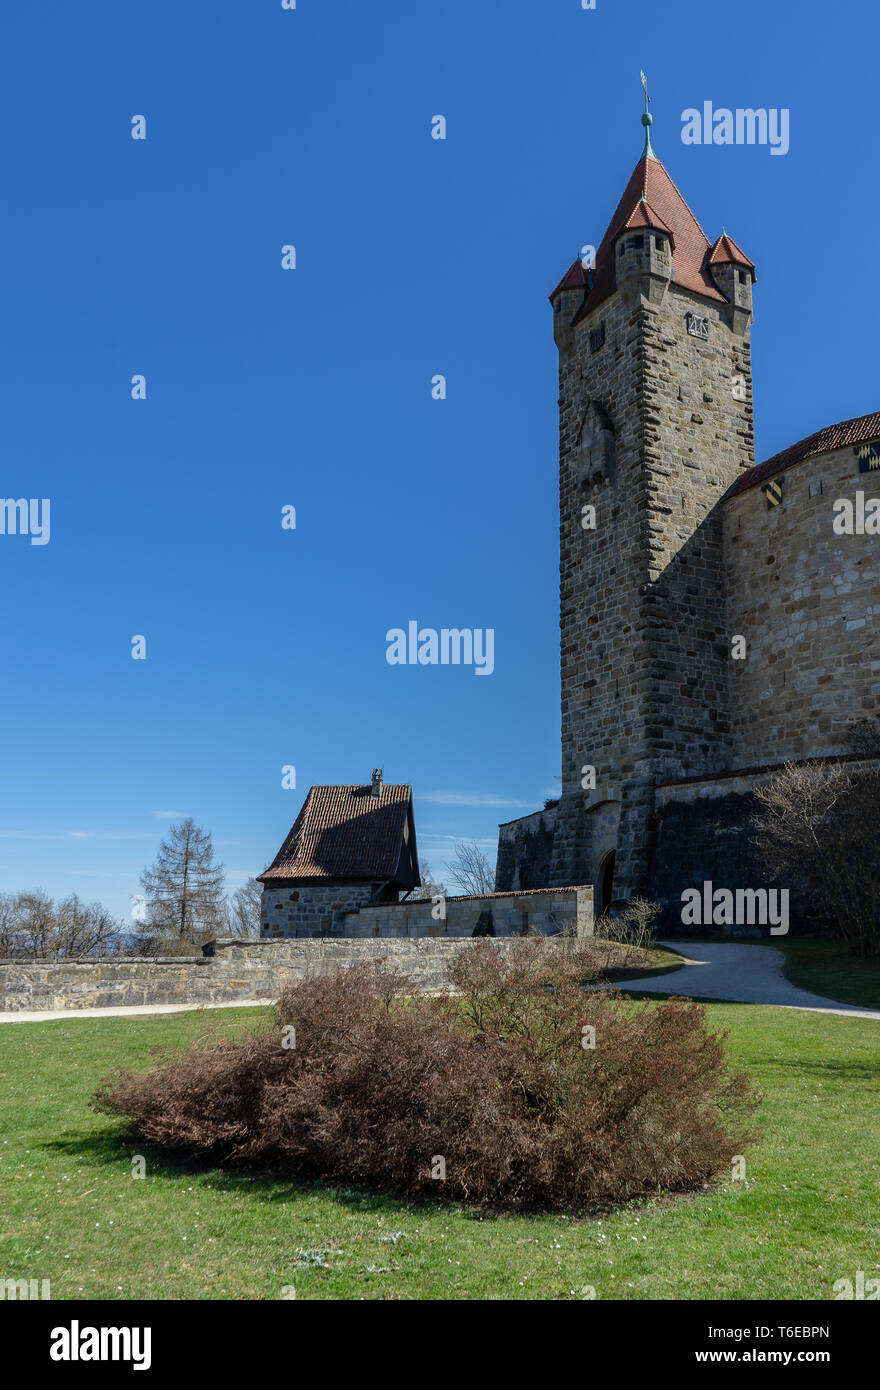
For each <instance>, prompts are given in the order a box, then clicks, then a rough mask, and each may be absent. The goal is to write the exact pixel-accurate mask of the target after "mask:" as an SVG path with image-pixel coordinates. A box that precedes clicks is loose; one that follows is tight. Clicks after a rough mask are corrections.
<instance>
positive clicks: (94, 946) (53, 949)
mask: <svg viewBox="0 0 880 1390" xmlns="http://www.w3.org/2000/svg"><path fill="white" fill-rule="evenodd" d="M121 939H122V938H121V933H120V926H119V923H118V922H117V920H116V919H115V917H113V916H112V914H111V913H109V912H108V911H107V909H106V908H105V907H102V906H101V904H100V903H82V902H80V900H79V898H78V897H77V896H76V894H75V893H73V894H71V895H70V897H67V898H64V899H62V900H61V901H60V902H53V900H52V898H50V897H49V894H48V893H46V892H44V891H43V889H41V888H38V889H35V890H33V891H29V892H24V893H16V894H11V893H6V894H2V895H0V955H8V956H12V957H16V958H18V959H22V958H25V959H31V960H61V959H64V958H67V957H71V956H91V957H96V956H106V955H110V954H112V953H114V952H116V951H117V950H118V949H119V944H120V941H121Z"/></svg>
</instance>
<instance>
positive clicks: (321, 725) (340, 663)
mask: <svg viewBox="0 0 880 1390" xmlns="http://www.w3.org/2000/svg"><path fill="white" fill-rule="evenodd" d="M11 8H12V7H6V8H5V9H4V12H3V15H2V19H0V73H2V81H0V111H2V120H0V128H2V132H3V137H2V138H3V171H4V192H5V198H4V212H3V216H2V219H0V282H2V291H0V292H2V311H0V312H2V329H0V350H2V353H3V363H2V373H0V443H2V473H0V480H2V488H0V493H2V495H4V496H7V497H22V496H23V497H27V498H30V497H35V498H42V497H48V498H50V499H51V508H52V511H51V527H52V530H51V540H50V543H49V544H48V545H45V546H31V545H30V544H29V543H28V541H27V539H26V538H24V537H20V536H2V537H0V575H2V584H3V595H4V603H3V639H4V640H3V653H4V657H5V661H4V670H3V682H2V692H3V695H2V709H3V734H4V737H3V741H2V742H3V749H2V768H3V770H2V782H0V788H2V790H0V889H10V890H11V889H18V888H29V887H36V886H43V887H45V888H46V889H47V890H48V891H49V892H51V893H53V894H63V893H67V892H78V893H80V894H81V895H82V896H85V897H86V898H89V899H91V898H100V899H101V900H102V901H103V902H105V903H106V905H107V906H108V907H110V908H111V909H113V910H114V911H115V912H118V913H120V914H123V913H127V912H128V910H129V899H130V895H131V894H133V893H136V892H138V891H139V889H138V877H139V874H140V871H141V869H142V867H143V865H144V864H145V863H147V862H148V861H150V860H151V859H152V858H153V857H154V855H155V852H156V849H157V847H158V844H159V840H160V837H161V835H162V833H163V831H164V830H166V829H167V826H168V823H169V818H171V817H176V816H179V815H181V814H191V815H193V816H194V817H195V818H196V820H197V821H198V822H199V823H201V824H202V825H204V826H205V827H207V828H208V829H210V830H211V831H212V832H213V834H214V837H215V844H216V848H217V851H218V855H219V857H220V858H221V859H222V861H223V862H224V864H225V865H226V866H227V870H228V873H229V880H230V886H231V887H235V886H236V885H237V883H239V882H240V881H241V880H242V879H243V878H244V877H245V876H246V875H247V874H248V873H252V872H259V871H260V869H261V868H262V867H263V865H264V864H265V862H266V861H267V860H268V859H270V858H271V857H272V855H273V854H274V852H275V850H276V849H277V847H278V845H279V844H280V842H281V840H282V838H283V836H284V834H285V833H286V831H287V830H288V828H289V826H290V824H291V822H292V821H293V819H294V816H295V814H296V811H297V810H298V808H299V805H300V803H301V801H302V797H303V795H304V793H305V791H306V790H307V789H308V787H309V786H310V785H311V784H312V783H315V782H356V781H362V780H367V779H368V777H369V773H370V769H371V767H373V766H377V765H381V766H382V767H384V770H385V778H386V780H387V781H400V782H411V783H412V784H413V787H414V791H415V799H416V824H417V832H418V837H419V844H420V849H421V852H422V855H423V857H426V858H428V859H429V860H430V861H431V863H432V864H433V866H434V869H435V871H436V870H439V869H440V868H441V866H442V863H443V861H444V859H445V858H448V857H449V855H450V854H451V852H452V850H453V848H454V843H455V840H456V839H458V838H462V837H464V838H471V837H473V838H476V839H478V840H480V841H485V842H486V845H487V848H488V849H489V853H490V857H492V858H494V855H493V853H492V850H491V844H492V843H493V842H494V837H495V830H496V826H497V823H498V822H499V821H503V820H509V819H512V818H513V817H514V816H516V815H518V814H522V813H523V812H525V811H527V810H530V809H535V808H537V807H538V806H540V805H541V804H542V801H543V798H544V797H545V796H547V795H552V794H553V793H554V792H555V791H557V790H558V787H559V782H558V780H556V779H557V778H558V773H559V744H558V738H559V711H558V699H559V689H558V651H557V634H558V629H557V621H558V617H557V519H556V470H557V441H556V418H555V417H556V394H557V386H556V351H555V347H554V344H553V339H552V334H551V314H550V308H549V305H548V303H547V294H548V292H549V291H550V290H551V289H552V287H553V286H554V284H555V283H556V281H557V280H558V279H559V277H560V276H561V274H562V273H563V272H564V270H565V269H566V268H567V267H568V265H570V263H571V262H572V260H573V259H574V258H575V256H576V255H578V254H579V251H580V247H581V246H582V245H583V244H585V243H587V242H592V243H595V244H597V243H598V241H599V239H600V237H601V234H602V232H603V230H604V228H605V225H606V223H607V221H608V218H609V217H610V214H611V212H612V211H613V208H614V206H615V204H616V202H617V199H618V197H619V195H620V193H621V192H622V190H623V187H624V185H625V183H626V180H627V178H628V176H629V174H630V172H631V170H632V168H633V165H634V164H635V162H636V160H637V159H638V157H639V154H640V152H641V145H642V129H641V126H640V115H641V111H642V95H641V89H640V86H639V69H640V68H641V67H644V68H645V69H646V71H647V73H648V77H649V81H650V87H651V95H652V111H653V115H654V127H653V140H654V147H655V149H656V152H657V154H658V156H659V157H660V158H661V159H662V160H663V162H664V164H665V166H666V168H667V169H668V171H669V173H670V174H671V176H672V177H673V179H674V180H675V181H676V183H677V184H678V185H679V187H680V188H681V190H682V192H683V193H684V195H685V197H686V198H687V199H688V201H689V203H690V205H691V207H692V208H693V210H694V212H695V214H696V216H697V218H698V219H699V221H700V222H701V224H702V225H703V227H704V229H705V230H706V232H707V234H708V235H709V236H710V237H712V238H714V236H715V235H717V233H718V232H719V231H720V229H721V225H722V223H723V224H724V225H725V226H726V228H727V231H728V232H729V233H730V234H731V235H732V236H734V237H735V238H736V240H737V241H738V242H739V244H740V245H741V246H742V247H743V248H744V250H745V251H746V252H747V253H748V254H749V255H750V256H751V257H752V259H753V260H754V261H755V262H756V264H757V269H758V284H757V286H756V290H755V306H756V315H755V325H754V329H753V339H752V341H753V367H754V380H755V408H756V427H757V441H758V458H759V460H760V459H761V458H765V457H768V456H769V455H771V454H773V453H775V452H776V451H777V450H778V449H780V448H782V447H784V446H785V445H787V444H789V443H793V442H794V441H795V440H797V439H799V438H801V437H803V436H804V435H806V434H809V433H811V432H812V431H813V430H815V429H818V428H820V427H821V426H823V425H825V424H829V423H831V422H833V421H836V420H838V419H844V418H846V417H848V416H853V415H860V414H863V413H865V412H867V411H870V410H875V409H877V408H878V407H880V399H878V387H877V327H878V325H877V319H876V314H875V312H874V307H873V305H874V300H875V298H876V295H875V292H874V286H873V283H872V282H873V279H874V277H875V275H876V274H877V270H876V266H877V260H878V258H877V253H876V242H877V228H878V225H880V218H878V201H880V193H878V180H877V177H876V164H877V133H876V132H877V116H876V109H877V104H878V94H877V81H876V53H877V47H878V42H877V41H878V36H880V35H878V30H880V21H878V19H877V17H876V14H875V13H874V12H873V11H872V10H870V9H867V8H865V7H864V6H863V5H861V4H856V3H854V2H853V0H842V2H841V3H838V4H836V5H835V6H834V7H833V8H828V7H827V6H824V5H823V6H821V7H820V6H819V5H818V4H815V3H802V4H792V3H789V4H785V5H775V6H773V7H772V8H770V7H768V6H767V5H766V4H765V3H762V4H757V3H752V0H740V3H738V4H737V5H736V6H735V7H734V8H733V9H731V7H730V6H719V7H712V6H704V5H694V4H689V3H685V0H667V3H666V4H660V3H658V0H654V3H650V4H649V3H646V0H626V3H621V0H597V3H596V9H595V11H584V10H582V9H581V7H580V3H579V0H544V3H541V4H539V3H537V0H532V3H526V0H512V2H511V3H500V0H496V2H495V3H488V2H486V3H478V2H477V0H447V2H446V3H444V4H442V5H441V4H429V3H426V0H407V3H404V0H396V2H395V3H385V4H382V3H373V4H367V3H364V0H332V2H331V0H322V2H321V3H318V0H298V7H297V9H296V11H286V10H283V9H282V8H281V4H280V0H247V2H246V3H245V0H241V2H240V3H232V0H214V2H213V3H206V0H187V3H186V4H184V5H181V4H180V3H179V0H177V2H176V3H170V0H152V3H150V4H148V5H145V6H135V7H132V6H127V5H120V4H119V0H91V3H88V4H86V5H79V6H64V5H58V6H51V7H45V6H30V5H29V6H24V5H21V6H17V7H15V10H14V12H12V13H10V9H11ZM705 100H711V101H712V102H713V104H714V105H715V106H716V107H718V106H728V107H732V108H735V107H738V106H739V107H746V106H752V107H766V108H770V107H776V108H782V107H785V108H788V109H789V111H790V141H791V147H790V150H789V153H788V154H787V155H785V156H784V157H774V156H772V155H771V154H770V151H769V149H767V148H766V147H764V148H761V147H751V148H749V147H724V146H708V147H703V146H698V147H694V146H686V145H684V144H683V143H682V141H681V130H682V121H681V113H682V111H683V110H684V109H685V108H688V107H692V106H701V105H702V102H703V101H705ZM436 114H442V115H444V116H445V117H446V120H447V139H446V140H445V141H436V140H432V139H431V137H430V129H431V118H432V116H434V115H436ZM134 115H144V116H145V117H146V122H147V138H146V140H145V141H133V140H132V139H131V137H130V129H131V118H132V116H134ZM285 244H293V245H295V246H296V255H297V267H296V270H293V271H284V270H282V269H281V247H282V246H283V245H285ZM135 373H143V374H144V375H145V376H146V381H147V398H146V399H145V400H143V401H133V400H132V399H131V394H130V392H131V378H132V376H133V375H134V374H135ZM435 373H443V374H444V375H445V376H446V377H447V383H448V388H447V389H448V395H447V399H446V400H445V401H435V400H432V398H431V378H432V376H433V375H434V374H435ZM285 504H290V505H293V506H295V508H296V518H297V526H296V530H295V531H284V530H282V528H281V524H280V519H281V508H282V506H284V505H285ZM411 619H416V620H418V621H419V622H420V623H421V624H423V625H426V626H433V627H437V628H439V627H442V626H450V627H473V628H476V627H481V628H485V627H491V628H493V629H494V630H495V670H494V672H493V674H492V675H491V676H488V677H483V678H481V677H477V676H476V675H475V673H474V671H473V670H472V669H469V668H467V667H459V668H454V667H440V666H434V667H431V666H426V667H420V666H415V667H409V666H407V667H396V666H389V665H388V664H387V662H386V660H385V650H386V644H385V633H386V631H387V629H389V628H391V627H397V626H400V627H405V626H406V624H407V622H408V621H409V620H411ZM135 634H143V635H144V636H145V637H146V639H147V659H146V661H133V660H132V659H131V654H130V652H131V639H132V637H133V636H134V635H135ZM285 764H292V765H294V766H295V767H296V782H297V789H296V790H295V791H294V790H288V791H285V790H282V786H281V769H282V766H283V765H285Z"/></svg>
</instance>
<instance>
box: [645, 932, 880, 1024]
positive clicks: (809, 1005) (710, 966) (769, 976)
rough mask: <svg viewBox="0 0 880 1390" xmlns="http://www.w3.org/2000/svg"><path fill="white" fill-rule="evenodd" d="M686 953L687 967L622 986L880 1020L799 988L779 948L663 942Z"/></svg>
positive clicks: (878, 1014) (873, 1013) (870, 1012)
mask: <svg viewBox="0 0 880 1390" xmlns="http://www.w3.org/2000/svg"><path fill="white" fill-rule="evenodd" d="M659 945H661V946H669V947H670V948H671V950H673V951H676V952H677V953H678V955H680V956H683V957H684V961H685V963H684V965H683V966H682V967H681V969H679V970H676V971H675V972H674V973H673V974H669V975H661V976H660V978H659V979H653V980H650V979H647V980H639V981H636V982H635V983H632V982H628V983H627V984H625V985H621V989H623V990H624V992H625V993H626V994H635V993H637V992H640V991H644V990H649V991H650V992H651V993H653V994H687V995H697V996H699V997H701V998H704V999H729V1000H732V1001H735V1002H736V1003H738V1004H775V1005H778V1006H779V1007H780V1008H784V1009H815V1010H817V1011H819V1012H821V1013H826V1014H856V1015H858V1016H859V1017H860V1018H880V1012H878V1011H877V1010H872V1009H860V1008H858V1006H857V1005H855V1004H835V1002H834V1000H833V999H825V998H824V997H823V996H822V995H821V994H810V993H808V991H807V990H805V989H798V988H797V987H796V986H795V985H793V984H792V983H791V981H790V980H787V979H786V978H785V976H784V975H783V973H782V967H783V966H784V964H785V956H784V955H783V954H782V952H781V951H777V949H776V947H775V946H754V945H744V946H739V945H736V944H728V943H727V942H719V941H710V942H706V944H705V945H703V944H700V945H694V943H693V942H683V941H661V942H659Z"/></svg>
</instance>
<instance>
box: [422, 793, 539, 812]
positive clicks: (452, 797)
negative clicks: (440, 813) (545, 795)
mask: <svg viewBox="0 0 880 1390" xmlns="http://www.w3.org/2000/svg"><path fill="white" fill-rule="evenodd" d="M415 799H416V801H431V802H434V804H435V805H437V806H513V807H515V808H517V809H526V810H528V809H529V808H531V809H532V810H534V802H532V801H518V800H517V799H516V798H514V797H509V796H496V795H495V794H494V793H493V792H417V793H416V798H415Z"/></svg>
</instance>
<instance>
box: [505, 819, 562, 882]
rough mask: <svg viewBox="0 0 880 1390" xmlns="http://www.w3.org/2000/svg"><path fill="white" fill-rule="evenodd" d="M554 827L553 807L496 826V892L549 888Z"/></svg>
mask: <svg viewBox="0 0 880 1390" xmlns="http://www.w3.org/2000/svg"><path fill="white" fill-rule="evenodd" d="M555 828H556V807H555V806H549V807H547V809H546V810H544V811H535V812H533V813H532V815H530V816H520V818H519V819H518V820H511V821H507V822H505V824H504V825H499V827H498V859H497V862H496V866H495V891H496V893H505V892H509V891H511V890H513V889H517V888H547V887H548V886H549V883H550V868H551V865H552V862H553V832H554V830H555Z"/></svg>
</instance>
